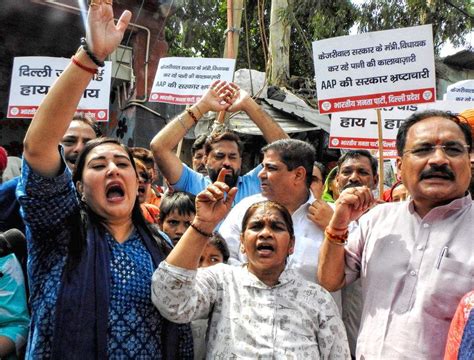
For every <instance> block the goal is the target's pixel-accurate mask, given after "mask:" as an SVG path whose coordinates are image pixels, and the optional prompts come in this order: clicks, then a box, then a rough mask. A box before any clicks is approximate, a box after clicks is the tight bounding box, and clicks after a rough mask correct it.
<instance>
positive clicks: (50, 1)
mask: <svg viewBox="0 0 474 360" xmlns="http://www.w3.org/2000/svg"><path fill="white" fill-rule="evenodd" d="M33 1H34V2H35V3H38V4H42V5H49V6H52V7H57V8H63V9H68V10H71V11H73V12H77V13H80V12H81V9H80V8H78V7H75V6H72V5H67V4H63V3H60V2H56V1H55V0H47V1H46V2H43V1H41V2H40V1H38V0H36V1H35V0H33ZM129 26H132V27H135V28H137V29H141V30H144V31H146V33H147V37H146V51H145V91H144V93H145V98H144V99H141V100H140V99H132V100H130V101H131V102H137V103H144V102H146V101H147V99H148V60H149V56H150V38H151V31H150V29H148V28H147V27H145V26H142V25H138V24H136V23H132V22H131V23H129Z"/></svg>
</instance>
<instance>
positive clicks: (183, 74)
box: [149, 57, 235, 105]
mask: <svg viewBox="0 0 474 360" xmlns="http://www.w3.org/2000/svg"><path fill="white" fill-rule="evenodd" d="M234 67H235V60H234V59H207V58H180V57H169V58H161V59H160V63H159V64H158V71H157V72H156V75H155V80H154V82H153V88H152V90H151V94H150V100H149V101H150V102H164V103H170V104H179V105H192V104H194V103H195V102H196V101H198V100H199V99H200V98H201V97H202V95H203V94H204V92H205V91H206V90H207V89H208V88H209V85H210V84H211V83H212V82H213V81H214V80H225V81H232V78H233V76H234Z"/></svg>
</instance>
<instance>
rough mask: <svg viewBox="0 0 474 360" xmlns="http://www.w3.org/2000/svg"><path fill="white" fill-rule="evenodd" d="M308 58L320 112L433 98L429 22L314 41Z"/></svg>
mask: <svg viewBox="0 0 474 360" xmlns="http://www.w3.org/2000/svg"><path fill="white" fill-rule="evenodd" d="M313 58H314V68H315V78H316V88H317V91H318V104H319V111H320V113H321V114H323V113H334V112H340V111H351V110H362V109H375V108H383V107H391V106H402V105H410V104H417V103H424V102H433V101H435V99H436V94H435V91H436V90H435V89H436V86H435V70H434V52H433V35H432V29H431V25H423V26H416V27H411V28H402V29H394V30H384V31H377V32H370V33H365V34H359V35H352V36H341V37H336V38H331V39H325V40H319V41H315V42H313Z"/></svg>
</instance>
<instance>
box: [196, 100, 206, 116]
mask: <svg viewBox="0 0 474 360" xmlns="http://www.w3.org/2000/svg"><path fill="white" fill-rule="evenodd" d="M194 106H195V107H196V109H197V111H199V114H201V117H203V116H204V114H203V113H202V111H201V109H199V106H198V104H197V103H196V104H194Z"/></svg>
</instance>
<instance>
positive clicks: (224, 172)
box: [217, 168, 231, 182]
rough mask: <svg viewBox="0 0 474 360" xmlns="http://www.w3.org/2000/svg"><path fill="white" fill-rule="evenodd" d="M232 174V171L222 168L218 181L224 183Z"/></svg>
mask: <svg viewBox="0 0 474 360" xmlns="http://www.w3.org/2000/svg"><path fill="white" fill-rule="evenodd" d="M230 173H231V170H230V169H225V168H222V169H221V171H220V172H219V175H218V176H217V181H220V182H224V179H225V176H226V175H228V174H230Z"/></svg>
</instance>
